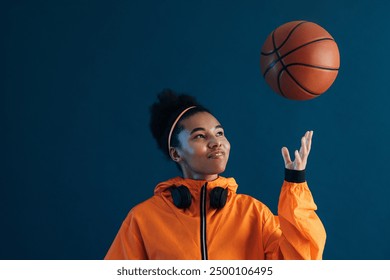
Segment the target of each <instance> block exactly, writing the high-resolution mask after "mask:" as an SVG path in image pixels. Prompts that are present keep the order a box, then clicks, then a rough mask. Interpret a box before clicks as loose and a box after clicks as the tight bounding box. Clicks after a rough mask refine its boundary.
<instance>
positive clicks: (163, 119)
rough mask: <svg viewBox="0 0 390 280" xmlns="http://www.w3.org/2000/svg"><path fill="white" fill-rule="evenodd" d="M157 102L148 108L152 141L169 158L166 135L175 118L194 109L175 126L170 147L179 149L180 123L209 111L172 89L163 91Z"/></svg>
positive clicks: (193, 99)
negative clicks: (153, 140) (189, 108)
mask: <svg viewBox="0 0 390 280" xmlns="http://www.w3.org/2000/svg"><path fill="white" fill-rule="evenodd" d="M157 98H158V102H155V103H153V104H152V106H151V107H150V114H151V117H150V124H149V125H150V130H151V131H152V135H153V137H154V139H155V140H156V141H157V145H158V148H159V149H160V150H161V151H162V152H163V153H164V155H166V156H167V158H169V159H170V158H171V157H170V155H169V151H168V135H169V131H170V129H171V127H172V124H173V123H174V121H175V120H176V118H177V117H178V116H179V115H180V113H181V112H183V111H184V110H185V109H187V108H188V107H191V106H196V107H195V108H193V109H191V110H189V111H187V112H186V113H185V114H184V115H183V116H182V117H181V118H180V120H179V122H178V123H177V124H176V126H175V129H174V130H173V132H172V136H171V143H170V144H171V146H172V147H179V146H180V143H179V140H178V134H179V133H180V131H181V130H182V129H183V126H181V125H180V122H181V121H182V120H184V119H186V118H188V117H190V116H192V115H194V114H196V113H199V112H208V113H210V111H209V110H208V109H206V108H205V107H203V106H202V105H201V104H199V103H198V102H197V100H196V99H195V97H193V96H191V95H188V94H186V93H177V92H175V91H173V90H172V89H164V90H162V91H161V92H160V93H159V94H158V95H157Z"/></svg>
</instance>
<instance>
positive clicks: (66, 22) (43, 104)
mask: <svg viewBox="0 0 390 280" xmlns="http://www.w3.org/2000/svg"><path fill="white" fill-rule="evenodd" d="M8 2H9V3H8V4H5V5H4V4H3V5H2V6H3V7H2V8H1V9H0V10H1V12H0V13H1V14H0V20H1V40H2V42H1V48H3V51H1V61H0V63H1V65H2V66H3V67H1V71H2V72H1V83H0V86H1V88H0V90H1V95H0V98H1V99H0V106H1V107H0V114H1V115H0V125H1V126H0V128H1V138H0V144H1V145H0V164H1V166H0V220H1V225H0V244H1V245H0V258H1V259H102V258H103V257H104V255H105V253H106V251H107V249H108V248H109V246H110V244H111V242H112V240H113V239H114V237H115V235H116V232H117V230H118V229H119V226H120V224H121V223H122V221H123V219H124V218H125V216H126V214H127V212H128V211H129V210H130V208H131V207H133V206H134V205H136V204H137V203H139V202H141V201H143V200H145V199H147V198H148V197H150V196H151V195H152V194H153V189H154V186H155V185H156V184H157V183H158V182H160V181H162V180H165V179H167V178H170V177H173V176H176V175H178V173H177V169H176V167H175V165H174V164H172V163H170V162H169V161H167V160H165V158H164V157H163V155H162V153H161V152H160V151H159V150H157V147H156V144H155V142H154V140H153V139H152V136H151V133H150V132H149V128H148V123H149V106H150V104H151V103H152V102H154V101H155V99H156V94H157V93H158V92H159V91H160V90H161V89H163V88H166V87H170V88H173V89H175V90H178V91H185V92H188V93H190V94H193V95H195V96H196V97H197V98H198V100H199V101H200V102H201V103H203V104H204V105H206V106H207V107H209V108H210V109H211V110H212V111H213V113H214V114H215V115H216V116H217V118H218V119H219V120H220V121H221V123H222V124H223V125H224V127H225V130H226V133H227V137H228V139H229V140H230V142H231V145H232V150H231V157H230V161H229V164H228V168H227V170H226V172H225V173H224V174H223V175H224V176H233V177H235V178H236V180H237V181H238V183H239V192H240V193H246V194H250V195H252V196H254V197H256V198H257V199H259V200H261V201H263V202H264V203H265V204H267V205H268V206H269V207H270V208H271V210H272V211H273V212H274V213H276V211H277V201H278V196H279V191H280V187H281V184H282V181H283V168H284V164H283V159H282V156H281V154H280V148H281V147H282V146H284V145H286V146H287V147H288V148H289V149H290V151H291V150H294V149H297V148H299V145H300V141H299V139H300V137H301V136H302V135H303V133H304V132H305V131H306V130H309V129H310V130H314V138H313V146H312V152H311V154H310V158H309V163H308V167H307V180H308V183H309V186H310V188H311V191H312V193H313V195H314V198H315V201H316V203H317V206H318V211H317V213H318V215H319V216H320V217H321V219H322V221H323V223H324V225H325V227H326V230H327V234H328V238H327V244H326V248H325V252H324V258H325V259H390V242H389V241H388V236H390V222H389V220H390V204H389V202H388V201H389V199H388V198H389V194H390V191H389V183H388V173H389V171H388V163H389V159H390V149H389V146H388V145H389V144H388V143H389V138H390V132H389V127H390V120H389V117H388V107H389V102H390V96H389V86H388V85H389V71H388V65H389V63H390V57H389V55H388V53H389V51H388V50H389V49H390V39H389V35H390V31H389V28H388V27H389V21H388V14H387V12H388V10H389V9H390V4H389V3H386V2H385V1H376V0H371V1H368V0H364V1H358V0H356V1H353V2H350V1H345V3H344V1H335V0H328V1H312V0H305V1H285V0H282V1H254V0H252V1H249V0H248V1H201V0H198V1H151V0H149V1H145V0H143V1H141V0H139V1H123V0H122V1H111V2H110V1H86V0H79V1H17V0H16V1H8ZM292 20H307V21H313V22H316V23H318V24H319V25H321V26H322V27H324V28H325V29H326V30H327V31H328V32H329V33H330V34H332V36H333V37H334V38H335V40H336V42H337V44H338V46H339V49H340V56H341V68H340V72H339V74H338V77H337V79H336V81H335V82H334V84H333V85H332V86H331V88H330V89H329V90H328V91H327V92H326V93H324V94H323V95H322V96H320V97H318V98H316V99H313V100H310V101H305V102H300V101H291V100H287V99H284V98H282V97H280V96H278V95H277V94H275V93H273V92H272V91H271V89H270V88H269V87H268V86H267V85H266V83H265V81H264V79H263V78H262V76H261V74H260V68H259V57H260V49H261V46H262V44H263V42H264V40H265V39H266V37H267V36H268V34H269V33H270V32H271V31H272V30H273V29H275V28H276V27H277V26H279V25H281V24H283V23H285V22H288V21H292ZM4 66H5V67H4Z"/></svg>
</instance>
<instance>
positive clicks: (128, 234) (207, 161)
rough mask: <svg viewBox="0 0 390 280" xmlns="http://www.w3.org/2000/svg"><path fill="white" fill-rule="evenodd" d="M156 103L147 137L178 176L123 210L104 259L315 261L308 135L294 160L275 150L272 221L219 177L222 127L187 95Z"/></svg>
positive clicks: (321, 236) (318, 246)
mask: <svg viewBox="0 0 390 280" xmlns="http://www.w3.org/2000/svg"><path fill="white" fill-rule="evenodd" d="M158 99H159V102H157V103H155V104H153V106H152V107H151V122H150V127H151V130H152V134H153V136H154V138H155V139H156V141H157V143H158V146H159V148H160V149H161V150H162V151H163V152H164V153H165V154H166V155H167V157H168V158H169V159H171V160H172V161H174V162H175V163H176V164H177V165H178V167H179V168H180V170H181V173H182V176H180V177H176V178H172V179H169V180H167V181H165V182H161V183H160V184H158V185H157V186H156V188H155V190H154V196H153V197H151V198H149V199H148V200H146V201H144V202H142V203H140V204H138V205H137V206H135V207H134V208H133V209H132V210H131V211H130V212H129V214H128V216H127V217H126V219H125V220H124V222H123V224H122V226H121V228H120V229H119V232H118V234H117V236H116V238H115V240H114V241H113V243H112V245H111V247H110V249H109V251H108V253H107V255H106V257H105V259H160V260H162V259H192V260H196V259H206V260H207V259H219V260H221V259H321V258H322V253H323V249H324V246H325V239H326V234H325V230H324V227H323V225H322V223H321V221H320V219H319V218H318V216H317V215H316V213H315V210H316V209H317V207H316V205H315V203H314V201H313V198H312V195H311V193H310V190H309V188H308V185H307V183H306V181H305V167H306V163H307V158H308V155H309V152H310V147H311V140H312V135H313V132H312V131H308V132H306V134H305V135H304V136H303V137H302V140H301V148H300V150H299V151H295V159H294V161H292V160H291V159H290V155H289V151H288V150H287V148H285V147H284V148H282V156H283V159H284V163H285V180H284V182H283V186H282V189H281V194H280V198H279V205H278V216H275V215H273V214H272V213H271V211H270V210H269V209H268V208H267V206H265V205H264V204H263V203H262V202H260V201H258V200H256V199H255V198H253V197H250V196H248V195H243V194H237V193H236V191H237V187H238V186H237V183H236V181H235V180H234V179H233V178H224V177H222V176H220V175H219V174H220V173H222V172H223V171H224V170H225V167H226V164H227V162H228V159H229V153H230V143H229V141H228V140H227V138H226V137H225V133H224V129H223V127H222V125H221V123H220V122H219V121H218V120H217V119H216V118H215V117H214V116H213V115H212V114H211V113H210V112H209V111H208V110H207V109H206V108H204V107H203V106H202V105H200V104H198V103H197V102H196V100H195V99H194V98H193V97H191V96H188V95H185V94H180V95H178V94H176V93H174V92H173V91H171V90H165V91H163V92H162V93H160V94H159V96H158Z"/></svg>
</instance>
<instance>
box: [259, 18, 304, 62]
mask: <svg viewBox="0 0 390 280" xmlns="http://www.w3.org/2000/svg"><path fill="white" fill-rule="evenodd" d="M304 23H307V21H301V22H299V23H298V24H297V25H295V26H294V28H293V29H291V31H290V33H288V35H287V36H286V39H284V41H283V42H282V44H281V45H280V46H279V47H278V48H277V47H276V44H275V36H274V34H275V31H276V30H274V31H272V35H271V36H272V45H273V46H274V49H273V50H272V51H271V52H270V53H263V52H261V54H262V55H264V56H267V55H271V54H274V53H275V52H277V51H278V50H279V49H280V48H281V47H283V46H284V44H285V43H286V42H287V40H288V39H289V38H290V37H291V34H292V33H293V32H294V31H295V30H296V29H297V28H298V27H299V26H300V25H302V24H304Z"/></svg>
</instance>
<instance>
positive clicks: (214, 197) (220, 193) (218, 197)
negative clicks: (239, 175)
mask: <svg viewBox="0 0 390 280" xmlns="http://www.w3.org/2000/svg"><path fill="white" fill-rule="evenodd" d="M227 196H228V190H227V188H226V189H224V188H221V187H215V188H214V189H212V190H211V191H210V206H211V207H212V208H216V209H220V208H223V207H224V206H225V204H226V200H227Z"/></svg>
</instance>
